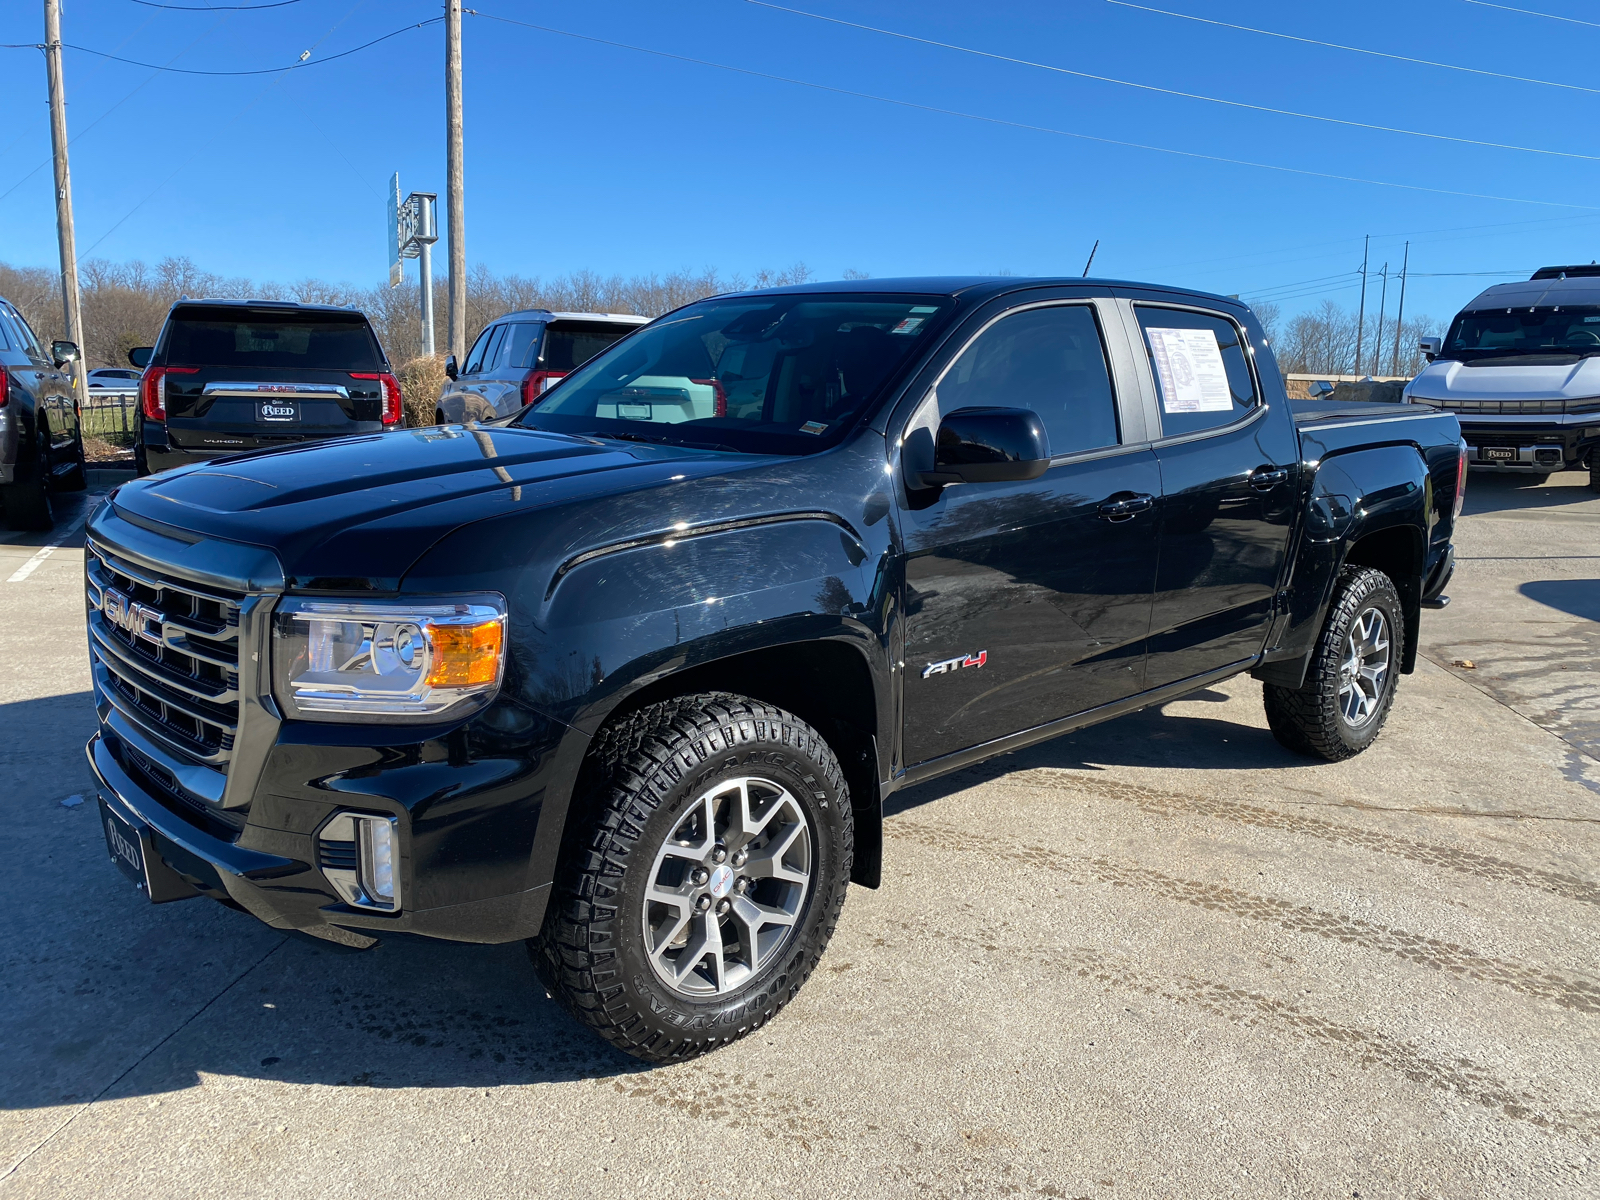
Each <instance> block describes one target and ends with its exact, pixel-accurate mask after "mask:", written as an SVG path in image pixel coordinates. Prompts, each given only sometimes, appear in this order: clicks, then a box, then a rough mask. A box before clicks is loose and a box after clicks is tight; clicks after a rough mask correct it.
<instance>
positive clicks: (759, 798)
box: [528, 692, 853, 1062]
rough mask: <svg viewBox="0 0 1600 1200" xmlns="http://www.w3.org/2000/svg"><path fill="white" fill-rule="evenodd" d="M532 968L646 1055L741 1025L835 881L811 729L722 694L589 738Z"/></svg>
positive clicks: (723, 1035)
mask: <svg viewBox="0 0 1600 1200" xmlns="http://www.w3.org/2000/svg"><path fill="white" fill-rule="evenodd" d="M574 803H576V804H580V805H582V806H583V807H582V808H581V809H580V810H579V811H576V812H575V813H574V819H575V820H581V821H583V822H584V823H585V824H584V826H583V832H582V835H581V836H580V837H579V838H578V839H577V840H575V841H574V842H573V843H572V844H571V845H570V847H569V849H568V851H567V853H566V861H565V862H564V863H563V865H562V869H561V872H560V875H559V877H558V879H557V882H556V889H555V894H554V895H553V896H552V897H551V899H550V909H549V911H548V914H547V916H546V918H545V924H544V930H543V932H542V933H541V934H540V935H539V937H537V938H534V939H531V940H530V941H529V946H528V948H529V952H530V954H531V955H532V957H533V961H534V966H535V969H536V970H537V971H538V973H539V977H540V980H541V981H542V982H543V983H544V985H545V987H546V988H547V989H549V991H550V992H551V994H552V995H554V996H555V997H556V998H557V999H558V1000H559V1001H560V1002H561V1003H562V1004H563V1005H564V1006H565V1007H566V1009H567V1010H568V1011H569V1012H571V1013H572V1015H573V1016H575V1017H577V1018H578V1020H580V1021H582V1022H583V1023H584V1024H586V1025H588V1026H589V1027H590V1028H591V1029H593V1030H594V1031H595V1032H596V1033H598V1034H600V1035H601V1036H602V1037H604V1038H605V1039H606V1040H607V1041H609V1042H611V1043H612V1044H613V1045H615V1046H617V1047H618V1048H619V1049H622V1050H625V1051H627V1052H628V1053H629V1054H632V1055H634V1056H635V1057H637V1058H642V1059H644V1060H646V1061H647V1062H671V1061H676V1060H681V1059H685V1058H692V1057H694V1056H695V1055H698V1054H704V1053H705V1052H706V1051H708V1050H713V1049H715V1048H716V1047H718V1046H721V1045H725V1044H727V1043H729V1042H733V1041H737V1040H738V1039H739V1038H741V1037H743V1036H744V1035H745V1034H747V1033H750V1032H752V1031H753V1030H756V1029H759V1028H760V1027H761V1026H762V1025H764V1024H765V1023H766V1022H767V1021H769V1020H771V1018H772V1017H773V1016H775V1015H776V1014H777V1012H778V1010H779V1009H781V1008H782V1007H783V1006H784V1005H785V1004H787V1003H788V1002H789V1001H790V1000H791V999H792V998H793V997H794V995H795V994H796V993H797V992H798V991H799V990H800V987H801V985H802V984H804V983H805V981H806V979H807V978H808V977H809V976H810V974H811V972H812V970H813V969H814V968H815V967H816V964H817V960H818V959H819V958H820V957H821V956H822V951H823V949H824V948H825V947H826V946H827V944H828V939H829V938H830V937H831V936H832V935H833V930H834V926H835V924H836V923H837V922H838V919H839V912H840V909H841V908H842V906H843V904H844V896H845V890H846V888H847V886H848V884H849V880H850V860H851V854H852V850H853V831H852V827H851V821H850V795H849V791H848V789H847V788H846V786H845V782H844V777H843V773H842V772H841V770H840V767H839V762H838V759H837V758H835V756H834V754H833V751H832V750H831V749H830V748H829V747H828V744H827V743H826V742H824V741H823V740H822V738H821V737H820V736H819V735H818V734H817V732H816V731H815V730H814V729H812V728H811V727H810V726H809V725H807V724H806V723H805V722H803V721H801V720H800V719H799V718H797V717H795V716H793V715H791V714H789V713H786V712H784V711H783V710H782V709H778V708H774V707H772V706H771V705H768V704H763V703H761V702H760V701H756V700H749V699H746V698H744V697H742V696H734V695H729V694H727V693H718V692H712V693H703V694H700V695H693V696H683V697H679V698H677V699H674V700H668V701H664V702H662V703H660V704H654V705H651V706H649V707H647V708H642V709H640V710H639V711H637V712H635V713H631V714H629V715H627V716H625V717H623V718H621V719H619V720H618V721H616V722H614V723H613V724H612V725H610V726H608V727H607V728H606V729H604V730H602V731H601V733H600V734H599V735H598V736H597V737H596V739H595V745H594V747H593V749H592V750H591V751H590V760H589V763H588V765H587V767H586V769H585V772H584V785H583V787H582V788H581V791H580V795H579V796H577V797H575V799H574Z"/></svg>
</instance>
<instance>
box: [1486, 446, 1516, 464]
mask: <svg viewBox="0 0 1600 1200" xmlns="http://www.w3.org/2000/svg"><path fill="white" fill-rule="evenodd" d="M1483 457H1484V458H1485V459H1487V460H1488V461H1489V462H1516V461H1517V452H1516V451H1515V450H1513V449H1512V448H1511V447H1510V446H1485V447H1484V448H1483Z"/></svg>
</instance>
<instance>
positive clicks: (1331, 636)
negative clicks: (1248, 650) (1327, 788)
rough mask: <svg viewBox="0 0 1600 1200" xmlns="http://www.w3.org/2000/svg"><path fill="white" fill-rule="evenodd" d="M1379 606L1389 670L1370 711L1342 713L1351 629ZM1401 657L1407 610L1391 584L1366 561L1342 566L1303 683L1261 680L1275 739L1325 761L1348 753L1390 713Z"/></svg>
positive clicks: (1370, 737)
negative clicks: (1353, 715)
mask: <svg viewBox="0 0 1600 1200" xmlns="http://www.w3.org/2000/svg"><path fill="white" fill-rule="evenodd" d="M1373 611H1376V612H1377V613H1378V614H1379V615H1380V616H1381V618H1382V621H1383V625H1384V628H1385V632H1386V636H1387V654H1388V657H1387V669H1386V671H1385V674H1384V677H1383V680H1382V685H1381V688H1380V689H1379V690H1378V694H1377V696H1376V697H1375V699H1374V700H1373V702H1372V703H1371V705H1370V708H1369V710H1368V711H1367V712H1366V713H1365V714H1364V715H1362V716H1361V718H1360V719H1359V720H1354V721H1353V720H1352V719H1351V718H1350V717H1348V716H1347V715H1346V712H1345V706H1344V704H1343V703H1342V702H1341V693H1340V688H1341V686H1343V685H1344V684H1345V683H1346V682H1347V680H1346V679H1345V678H1344V676H1343V669H1344V666H1345V664H1346V661H1347V660H1348V658H1349V655H1350V641H1351V630H1352V629H1353V628H1354V627H1355V626H1356V623H1357V621H1358V620H1362V619H1364V618H1366V616H1367V614H1368V613H1370V612H1373ZM1404 656H1405V616H1404V612H1403V610H1402V608H1401V605H1400V595H1399V593H1398V592H1396V591H1395V587H1394V583H1393V582H1392V581H1391V580H1390V578H1389V577H1388V576H1387V575H1385V574H1384V573H1383V572H1382V571H1377V570H1373V569H1372V568H1370V567H1346V568H1345V569H1344V570H1343V571H1342V572H1341V573H1340V575H1339V582H1338V584H1337V585H1336V586H1335V588H1334V591H1333V600H1332V602H1331V603H1330V604H1329V605H1328V616H1327V620H1326V621H1324V622H1323V626H1322V632H1321V633H1320V634H1319V635H1318V637H1317V645H1316V649H1315V650H1314V651H1313V652H1312V656H1311V665H1310V667H1309V668H1308V669H1307V671H1306V679H1305V683H1304V684H1302V685H1301V686H1300V687H1298V688H1286V687H1281V686H1279V685H1277V684H1271V683H1269V684H1265V685H1263V688H1262V700H1263V702H1264V703H1265V705H1266V710H1267V726H1268V728H1270V729H1271V730H1272V736H1273V737H1275V738H1277V739H1278V743H1279V745H1281V746H1283V747H1284V748H1285V749H1287V750H1292V751H1294V752H1295V753H1296V754H1304V755H1307V756H1310V757H1313V758H1324V759H1327V760H1328V761H1329V762H1338V761H1340V760H1341V759H1346V758H1352V757H1354V756H1355V755H1357V754H1360V753H1361V752H1362V751H1363V750H1365V749H1366V748H1367V747H1368V746H1370V745H1372V743H1373V742H1374V741H1375V740H1376V739H1377V737H1378V734H1379V732H1381V731H1382V729H1383V724H1384V722H1385V721H1387V720H1388V718H1389V709H1390V708H1391V707H1392V706H1393V704H1394V694H1395V690H1396V687H1397V686H1398V684H1399V682H1400V663H1401V661H1402V660H1403V659H1404Z"/></svg>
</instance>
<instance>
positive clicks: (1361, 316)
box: [1356, 233, 1372, 378]
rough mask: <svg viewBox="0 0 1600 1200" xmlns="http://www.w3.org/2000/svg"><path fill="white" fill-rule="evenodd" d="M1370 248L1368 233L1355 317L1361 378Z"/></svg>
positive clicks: (1370, 238) (1364, 247)
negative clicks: (1357, 310)
mask: <svg viewBox="0 0 1600 1200" xmlns="http://www.w3.org/2000/svg"><path fill="white" fill-rule="evenodd" d="M1371 248H1372V235H1371V234H1370V233H1369V234H1367V236H1366V240H1365V241H1363V242H1362V244H1361V308H1360V310H1359V313H1358V315H1357V316H1356V377H1357V378H1360V376H1361V335H1362V334H1363V333H1364V332H1366V324H1367V252H1368V251H1369V250H1370V249H1371Z"/></svg>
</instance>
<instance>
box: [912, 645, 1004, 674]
mask: <svg viewBox="0 0 1600 1200" xmlns="http://www.w3.org/2000/svg"><path fill="white" fill-rule="evenodd" d="M988 661H989V652H988V651H987V650H979V651H978V652H977V653H976V654H958V655H956V656H955V657H954V658H947V659H945V660H944V661H943V662H936V663H929V664H928V665H927V666H926V667H924V668H923V669H922V677H923V678H924V679H926V678H928V676H930V675H948V674H949V673H950V672H951V671H959V670H961V668H962V667H981V666H983V664H984V663H986V662H988Z"/></svg>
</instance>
